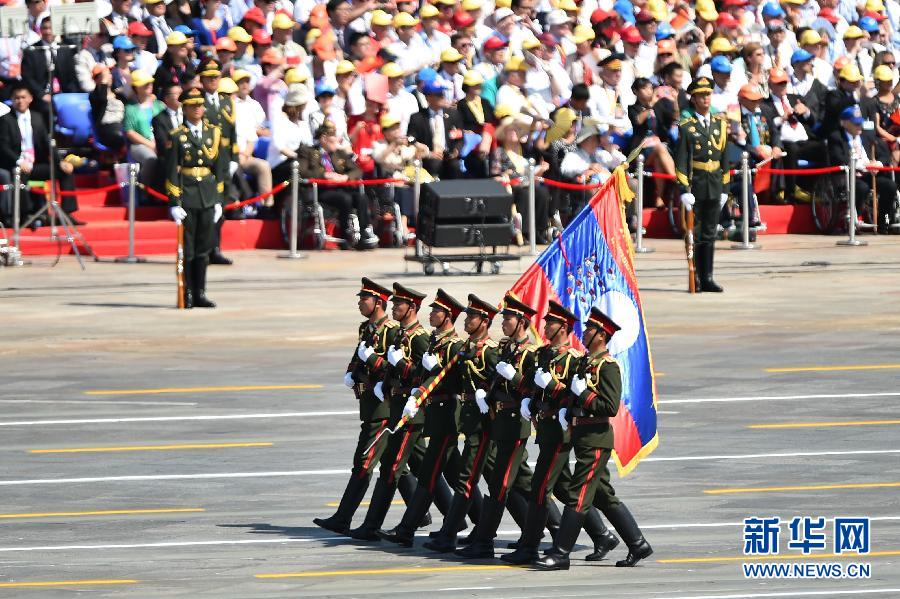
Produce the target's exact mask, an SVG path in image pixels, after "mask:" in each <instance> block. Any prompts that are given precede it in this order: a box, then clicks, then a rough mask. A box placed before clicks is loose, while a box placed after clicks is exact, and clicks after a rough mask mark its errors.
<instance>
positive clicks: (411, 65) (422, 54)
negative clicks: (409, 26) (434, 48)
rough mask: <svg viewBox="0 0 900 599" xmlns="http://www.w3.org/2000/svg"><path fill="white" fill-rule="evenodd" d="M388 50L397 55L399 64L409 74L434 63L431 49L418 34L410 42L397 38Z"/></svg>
mask: <svg viewBox="0 0 900 599" xmlns="http://www.w3.org/2000/svg"><path fill="white" fill-rule="evenodd" d="M387 50H388V52H390V53H391V54H393V55H394V56H396V57H397V65H399V66H400V68H401V69H403V72H404V73H407V74H409V73H417V72H419V71H420V70H422V69H423V68H425V67H427V66H430V65H431V64H432V63H433V59H432V52H431V50H430V49H429V48H428V46H426V45H425V42H424V41H422V38H421V37H419V36H418V35H413V36H412V38H411V39H410V40H409V43H408V44H407V43H403V42H401V41H400V40H397V41H396V42H394V43H393V44H391V45H389V46H388V47H387Z"/></svg>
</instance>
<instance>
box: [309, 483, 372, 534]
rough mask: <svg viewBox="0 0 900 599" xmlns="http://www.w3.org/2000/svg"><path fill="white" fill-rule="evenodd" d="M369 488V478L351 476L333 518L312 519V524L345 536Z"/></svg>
mask: <svg viewBox="0 0 900 599" xmlns="http://www.w3.org/2000/svg"><path fill="white" fill-rule="evenodd" d="M368 488H369V477H368V476H364V477H359V476H357V475H352V476H351V477H350V481H349V482H348V483H347V488H346V489H344V495H343V496H342V497H341V502H340V504H338V509H337V511H336V512H335V513H334V515H333V516H331V517H329V518H314V519H313V524H315V525H316V526H321V527H322V528H324V529H325V530H330V531H331V532H336V533H338V534H339V535H344V534H347V532H348V531H347V529H348V528H350V522H351V521H352V520H353V514H354V513H356V509H357V508H358V507H359V504H360V503H361V502H362V500H363V497H365V496H366V490H367V489H368Z"/></svg>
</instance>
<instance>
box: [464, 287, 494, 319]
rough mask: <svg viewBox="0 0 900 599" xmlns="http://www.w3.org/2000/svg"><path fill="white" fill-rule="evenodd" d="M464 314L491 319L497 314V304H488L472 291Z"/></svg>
mask: <svg viewBox="0 0 900 599" xmlns="http://www.w3.org/2000/svg"><path fill="white" fill-rule="evenodd" d="M466 314H476V315H478V316H481V317H482V318H487V319H488V320H493V318H494V317H495V316H496V315H497V306H494V305H493V304H489V303H488V302H486V301H484V300H483V299H480V298H479V297H478V296H476V295H475V294H474V293H470V294H469V305H468V306H467V307H466Z"/></svg>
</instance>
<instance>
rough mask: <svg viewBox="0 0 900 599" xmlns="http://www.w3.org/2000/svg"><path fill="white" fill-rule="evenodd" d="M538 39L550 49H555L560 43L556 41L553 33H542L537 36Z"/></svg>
mask: <svg viewBox="0 0 900 599" xmlns="http://www.w3.org/2000/svg"><path fill="white" fill-rule="evenodd" d="M537 39H538V41H539V42H541V43H542V44H544V45H545V46H547V47H548V48H555V47H556V44H558V43H559V42H557V41H556V38H555V37H554V36H553V34H552V33H542V34H540V35H539V36H537Z"/></svg>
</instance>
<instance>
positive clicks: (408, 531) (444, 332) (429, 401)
mask: <svg viewBox="0 0 900 599" xmlns="http://www.w3.org/2000/svg"><path fill="white" fill-rule="evenodd" d="M464 309H465V306H463V305H462V304H461V303H459V302H458V301H456V300H455V299H454V298H453V297H451V296H450V295H448V294H447V293H446V292H445V291H444V290H443V289H438V290H437V295H436V297H435V299H434V301H433V302H432V303H431V314H430V315H429V317H428V322H429V324H430V325H431V326H432V327H433V328H434V331H433V332H432V333H431V337H430V338H429V340H428V348H427V351H426V352H425V353H424V354H422V361H421V365H420V367H419V371H418V373H417V375H416V377H417V380H420V381H421V386H420V387H419V388H418V389H416V390H414V391H413V393H412V394H410V397H409V399H408V400H407V402H406V405H405V406H404V408H403V415H404V416H407V417H409V418H410V419H411V420H414V419H415V418H416V417H417V416H418V413H419V411H420V408H418V407H416V398H417V397H418V395H420V394H421V392H422V390H424V389H425V388H427V387H429V386H430V385H431V384H432V382H433V381H434V380H435V377H436V375H437V374H438V373H440V372H441V371H442V370H443V369H444V367H445V366H446V365H447V364H448V363H449V362H450V360H451V359H452V358H453V356H457V355H459V352H460V350H462V348H463V345H464V342H463V340H462V339H460V338H459V336H458V335H457V334H456V330H455V329H454V327H453V323H454V322H455V321H456V319H457V317H459V315H460V313H462V311H463V310H464ZM458 399H459V380H458V378H457V377H444V378H442V379H441V380H440V382H439V383H438V384H437V385H436V386H435V387H434V389H433V390H432V392H431V394H430V395H429V396H428V397H427V398H426V399H425V401H424V403H423V404H422V406H421V408H422V409H423V410H424V412H425V428H424V435H425V436H426V437H429V441H428V449H427V450H426V451H425V457H424V458H423V459H422V464H421V466H420V467H419V469H418V470H417V471H416V478H417V479H418V481H419V484H418V486H417V487H416V491H415V493H414V494H413V498H412V501H411V502H409V503H408V504H407V507H406V512H404V514H403V518H402V519H401V520H400V524H398V525H397V526H396V527H394V528H393V529H391V530H380V531H378V533H377V534H378V536H379V537H381V538H382V539H384V540H385V541H390V542H391V543H397V544H398V545H402V546H404V547H412V545H413V535H414V534H415V532H416V528H418V526H419V523H420V522H421V521H422V518H423V517H424V516H425V514H426V513H428V508H429V507H430V506H431V502H432V500H433V499H434V494H435V492H436V490H437V485H438V481H439V480H440V476H441V474H442V473H443V474H444V475H445V476H447V477H448V478H450V477H451V476H452V475H453V474H454V472H455V470H456V469H457V468H455V467H454V466H455V465H454V464H453V462H454V461H457V462H458V452H457V449H456V439H457V436H458V435H459V422H458V409H459V406H458Z"/></svg>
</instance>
